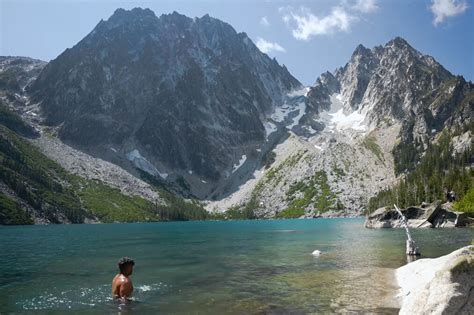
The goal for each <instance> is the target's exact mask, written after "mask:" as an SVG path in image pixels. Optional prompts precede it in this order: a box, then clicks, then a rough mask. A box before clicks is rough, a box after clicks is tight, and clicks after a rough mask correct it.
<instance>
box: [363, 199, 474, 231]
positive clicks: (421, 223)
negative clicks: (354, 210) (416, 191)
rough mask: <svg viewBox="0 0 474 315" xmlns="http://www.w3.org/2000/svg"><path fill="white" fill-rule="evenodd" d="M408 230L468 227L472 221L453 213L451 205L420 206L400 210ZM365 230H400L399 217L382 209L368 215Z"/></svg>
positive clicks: (391, 211) (401, 225)
mask: <svg viewBox="0 0 474 315" xmlns="http://www.w3.org/2000/svg"><path fill="white" fill-rule="evenodd" d="M400 211H401V212H402V213H403V215H404V216H405V218H406V219H407V223H408V226H409V227H410V228H427V227H432V228H441V227H461V226H468V225H469V224H470V223H471V222H472V219H471V218H469V217H468V216H467V215H466V214H465V213H463V212H455V211H453V209H452V207H451V203H445V204H441V202H440V201H436V202H433V203H432V204H422V205H421V206H420V207H408V208H406V209H401V210H400ZM365 227H366V228H401V227H403V224H402V221H401V219H400V215H399V214H398V212H397V211H396V210H395V209H394V208H388V207H383V208H380V209H377V210H376V211H374V212H373V213H372V214H370V215H369V216H368V217H367V219H366V221H365Z"/></svg>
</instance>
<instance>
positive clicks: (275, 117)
mask: <svg viewBox="0 0 474 315" xmlns="http://www.w3.org/2000/svg"><path fill="white" fill-rule="evenodd" d="M0 66H1V69H0V97H1V100H2V102H4V104H3V103H2V106H3V108H2V107H0V113H1V114H2V115H1V117H0V125H2V126H3V127H1V128H2V129H1V131H2V132H1V137H0V139H1V140H2V143H0V144H2V148H1V150H0V153H1V154H2V156H1V158H2V160H3V161H9V162H8V163H9V164H8V165H7V167H4V166H3V164H2V171H3V173H1V174H0V175H2V176H3V177H2V178H0V185H1V186H0V188H1V189H0V191H1V192H2V194H3V195H0V198H2V200H3V199H5V200H6V201H5V202H4V203H3V202H2V204H5V205H8V209H7V213H8V215H7V216H5V215H4V216H3V217H1V218H0V219H2V218H3V219H2V220H7V219H8V220H10V221H12V220H13V221H15V220H16V221H22V220H34V221H35V222H36V221H37V222H84V221H88V220H100V221H105V222H108V221H133V220H170V219H206V218H223V217H227V218H273V217H280V218H293V217H316V216H354V215H360V214H363V213H364V212H365V211H367V210H373V209H375V208H377V207H380V206H384V205H386V204H393V203H398V204H399V205H401V206H407V205H412V204H414V203H418V204H419V203H421V202H423V201H427V202H431V201H434V200H435V199H442V198H443V197H444V196H443V194H444V190H445V189H454V190H455V191H456V194H457V196H458V197H459V198H460V199H461V201H460V206H459V207H458V208H457V209H464V210H465V209H469V208H470V207H471V208H472V200H471V201H470V200H467V199H466V198H471V199H472V196H473V195H474V192H473V188H472V184H473V182H474V180H473V179H474V171H473V167H472V166H473V165H474V160H473V156H472V149H473V148H474V146H473V140H472V139H473V137H472V133H473V132H474V131H473V130H474V129H473V128H474V123H473V119H472V117H473V109H474V86H473V84H472V82H467V81H466V80H464V78H463V77H461V76H456V75H453V74H451V73H450V72H449V71H447V70H446V69H445V68H444V67H443V66H442V65H441V64H439V63H438V62H437V61H436V60H435V59H434V58H433V57H431V56H428V55H424V54H422V53H420V52H418V51H417V50H416V49H415V48H413V47H412V46H410V44H409V43H408V42H407V41H405V40H404V39H402V38H400V37H397V38H394V39H393V40H391V41H389V42H388V43H386V44H385V45H382V46H377V47H374V48H372V49H369V48H366V47H364V46H362V45H359V46H358V47H356V49H355V51H354V53H353V54H352V56H351V58H350V60H349V61H348V63H347V64H346V65H345V66H343V67H341V68H338V69H336V70H334V71H332V72H329V71H327V72H325V73H323V74H321V75H320V77H319V78H317V79H316V82H315V84H314V85H313V86H311V87H302V86H301V84H300V83H299V82H298V81H297V80H296V79H294V77H293V76H291V74H289V73H288V71H287V69H286V68H285V67H284V66H280V65H279V64H278V63H277V62H276V61H275V60H272V59H270V58H269V57H268V56H267V55H265V54H263V53H261V52H260V51H259V50H258V49H257V48H256V47H255V45H254V44H253V43H252V42H251V40H250V39H248V37H247V36H246V35H245V34H244V33H236V32H235V31H234V30H233V29H232V27H231V26H229V25H228V24H226V23H224V22H221V21H219V20H216V19H213V18H211V17H209V16H207V15H206V16H203V17H202V18H195V19H190V18H187V17H185V16H182V15H180V14H178V13H176V12H175V13H173V14H169V15H162V16H160V17H159V18H158V17H156V16H155V15H154V14H153V12H151V11H150V10H143V9H134V10H131V11H125V10H122V9H119V10H117V11H116V12H115V13H114V15H112V16H111V17H110V18H109V19H108V20H107V21H101V22H100V23H99V24H98V25H97V26H96V28H95V29H94V30H93V31H92V32H91V33H90V34H89V35H88V36H86V37H85V38H84V39H83V40H82V41H81V42H79V43H78V44H77V45H76V46H74V47H73V48H71V49H68V50H66V51H65V52H64V53H63V54H61V55H60V56H58V58H56V59H55V60H53V61H51V62H50V63H48V64H46V63H44V62H41V61H37V60H33V59H28V58H23V57H1V58H0ZM32 152H33V153H32ZM31 156H33V158H31ZM22 157H24V158H22ZM33 160H38V161H40V163H37V165H36V164H34V163H31V161H33ZM43 161H47V162H43ZM42 178H44V179H45V180H41V179H42ZM9 180H13V181H9ZM38 180H41V181H40V182H38ZM18 183H26V184H25V185H26V186H25V185H23V186H25V187H26V188H25V189H20V190H19V191H15V187H20V188H21V187H23V186H22V185H17V184H18ZM45 185H46V186H45ZM48 185H49V186H48ZM58 185H59V186H58ZM60 186H61V187H62V188H60ZM47 187H50V188H51V187H52V188H51V189H52V191H54V192H55V193H54V194H48V193H47V192H48V189H49V188H47ZM24 191H29V192H31V193H32V194H33V197H32V198H29V197H28V198H27V195H22V194H23V193H24ZM45 196H46V197H45ZM182 196H184V197H186V198H190V199H194V200H184V199H183V198H182ZM469 196H471V197H469ZM48 198H49V199H48ZM56 198H57V199H56ZM137 198H138V199H137ZM115 199H116V200H120V202H119V203H117V202H114V201H113V200H115ZM196 199H198V200H196ZM35 200H36V201H35ZM38 200H39V201H38ZM65 200H69V202H68V203H67V204H68V205H69V206H68V207H66V206H64V205H65V203H64V201H65ZM40 201H41V202H40ZM29 202H33V203H32V204H31V203H29ZM35 202H36V203H35ZM43 203H44V207H40V206H39V205H40V204H43ZM28 204H29V206H28ZM102 205H104V207H102ZM203 206H204V207H205V209H206V210H208V211H209V212H210V213H206V212H204V209H203ZM71 207H72V208H71ZM135 208H136V211H135V210H133V211H131V212H129V211H128V210H124V209H135ZM15 209H16V210H15ZM18 209H23V210H24V211H26V213H27V216H26V217H25V216H24V213H22V212H21V211H19V212H18V211H17V210H18ZM25 209H26V210H25ZM3 210H4V209H2V211H3ZM16 214H18V215H16ZM58 214H59V216H57V215H58ZM54 215H56V216H54ZM5 218H7V219H5ZM25 218H26V219H25ZM28 218H29V219H28Z"/></svg>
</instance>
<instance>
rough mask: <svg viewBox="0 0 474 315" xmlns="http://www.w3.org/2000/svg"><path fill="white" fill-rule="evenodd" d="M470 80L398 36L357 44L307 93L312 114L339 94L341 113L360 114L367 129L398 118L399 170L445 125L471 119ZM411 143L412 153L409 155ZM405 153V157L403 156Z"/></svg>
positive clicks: (411, 160)
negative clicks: (368, 44)
mask: <svg viewBox="0 0 474 315" xmlns="http://www.w3.org/2000/svg"><path fill="white" fill-rule="evenodd" d="M472 90H473V84H472V83H471V82H466V81H465V80H464V78H462V77H460V76H454V75H452V74H451V73H450V72H449V71H447V70H446V69H444V68H443V66H442V65H440V64H439V63H438V62H437V61H436V60H435V59H434V58H433V57H431V56H428V55H423V54H421V53H420V52H418V51H417V50H415V49H414V48H413V47H411V46H410V45H409V44H408V43H407V42H406V41H405V40H404V39H402V38H400V37H397V38H395V39H393V40H391V41H389V42H388V43H387V44H386V45H384V46H377V47H375V48H373V49H372V50H370V49H367V48H365V47H363V46H362V45H359V46H358V47H357V48H356V50H355V51H354V53H353V55H352V57H351V60H350V62H349V63H347V64H346V65H345V66H344V67H342V68H339V69H337V70H336V71H335V72H334V73H326V74H323V75H322V76H321V78H320V79H318V81H317V83H316V85H315V86H314V87H312V88H311V90H310V92H309V93H308V105H309V107H310V111H309V112H310V114H309V115H311V116H312V117H316V118H317V117H318V114H319V112H320V111H321V110H328V109H329V106H330V96H331V95H333V94H335V93H337V94H338V95H339V97H340V98H341V100H342V108H343V110H344V111H345V112H354V111H357V112H358V113H360V114H362V115H363V117H364V122H365V123H366V124H367V125H368V126H371V127H377V126H379V125H380V124H381V123H382V122H383V121H386V120H394V121H397V122H402V123H403V126H402V131H401V134H400V136H401V138H402V139H401V143H400V145H399V146H398V147H397V148H396V155H397V159H396V170H397V173H400V172H402V171H406V170H408V168H410V167H413V166H414V165H415V164H416V162H417V159H418V158H419V156H420V153H421V152H422V151H424V149H426V146H427V145H428V143H429V142H430V139H432V137H433V136H434V135H436V134H437V133H438V132H439V131H441V130H443V129H444V128H450V127H452V126H454V125H456V124H457V125H464V124H466V123H468V122H469V121H470V120H471V119H472V114H473V108H472V99H471V97H472ZM415 141H418V142H419V145H418V147H415V148H414V150H418V152H417V153H416V154H413V153H409V152H407V151H409V150H410V149H408V148H405V147H404V146H406V145H408V146H409V147H410V148H411V146H412V144H414V142H415ZM406 155H408V157H407V156H406Z"/></svg>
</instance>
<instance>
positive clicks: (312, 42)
mask: <svg viewBox="0 0 474 315" xmlns="http://www.w3.org/2000/svg"><path fill="white" fill-rule="evenodd" d="M119 7H121V8H126V9H131V8H133V7H144V8H145V7H147V8H150V9H152V10H153V11H154V12H155V14H156V15H157V16H159V15H161V14H163V13H171V12H173V11H178V12H179V13H182V14H185V15H187V16H190V17H195V16H198V17H200V16H202V15H204V14H206V13H208V14H209V15H211V16H213V17H216V18H219V19H221V20H223V21H225V22H228V23H229V24H231V25H232V26H233V27H234V28H235V29H236V30H237V31H238V32H246V33H247V34H248V35H249V37H250V38H252V39H253V40H254V42H256V43H258V46H259V47H261V49H262V50H265V51H267V53H268V55H270V56H271V57H276V59H277V60H278V61H279V62H280V63H282V64H285V65H286V66H287V68H288V69H289V71H290V72H291V73H292V74H293V75H294V76H295V77H296V78H297V79H299V80H300V81H301V82H302V83H304V84H313V83H314V81H315V80H316V78H317V77H318V76H319V75H320V74H321V73H322V72H324V71H326V70H330V71H332V70H334V69H336V68H337V67H339V66H343V65H344V64H345V63H346V62H347V61H348V60H349V58H350V56H351V54H352V52H353V51H354V49H355V47H356V46H357V45H358V44H363V45H364V46H366V47H370V48H372V47H374V46H376V45H381V44H384V43H386V42H387V41H389V40H390V39H392V38H393V37H395V36H401V37H403V38H405V39H406V40H407V41H408V42H409V43H410V44H411V45H412V46H413V47H415V48H416V49H418V50H419V51H421V52H422V53H425V54H429V55H431V56H433V57H435V58H436V59H437V60H438V61H439V62H440V63H441V64H442V65H444V66H445V67H446V68H447V69H448V70H449V71H451V72H452V73H454V74H461V75H463V76H464V77H465V78H466V79H468V80H471V81H473V80H474V13H473V12H474V8H473V7H474V3H473V0H399V1H396V0H388V1H387V0H386V1H383V0H322V1H316V0H315V1H291V0H287V1H272V0H266V1H257V0H254V1H249V0H246V1H236V0H220V1H217V0H207V1H202V0H194V1H193V0H188V1H184V0H181V1H179V0H178V1H126V2H123V1H113V0H82V1H77V0H69V1H68V0H61V1H59V0H56V1H54V0H53V1H51V0H50V1H42V0H36V1H33V0H29V1H28V0H0V18H1V22H0V23H1V29H0V55H17V56H29V57H33V58H38V59H42V60H51V59H54V58H55V57H56V56H57V55H59V54H60V53H61V52H63V51H64V50H65V49H66V48H69V47H72V46H73V45H74V44H75V43H77V42H78V41H79V40H81V39H82V38H83V37H84V36H86V35H87V34H88V33H89V32H90V31H91V30H92V29H93V28H94V27H95V25H97V23H98V22H99V21H100V19H107V18H108V17H109V16H110V15H111V14H112V13H113V12H114V10H115V9H116V8H119Z"/></svg>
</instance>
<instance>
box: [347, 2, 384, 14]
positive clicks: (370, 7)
mask: <svg viewBox="0 0 474 315" xmlns="http://www.w3.org/2000/svg"><path fill="white" fill-rule="evenodd" d="M378 8H379V6H378V5H377V0H357V2H356V3H355V4H354V5H353V6H352V9H354V10H356V11H359V12H362V13H372V12H375V11H377V10H378Z"/></svg>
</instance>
